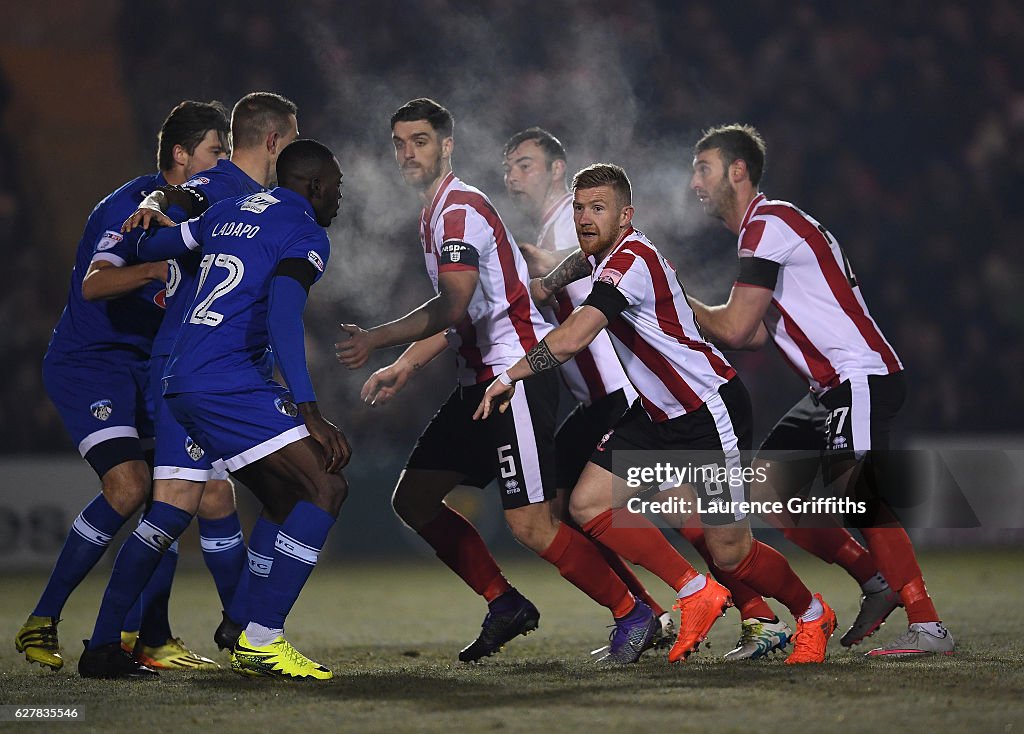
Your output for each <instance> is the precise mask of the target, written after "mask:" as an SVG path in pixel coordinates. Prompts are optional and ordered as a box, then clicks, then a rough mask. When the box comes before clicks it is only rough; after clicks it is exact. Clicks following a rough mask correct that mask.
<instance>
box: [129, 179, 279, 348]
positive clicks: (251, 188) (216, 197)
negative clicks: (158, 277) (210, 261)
mask: <svg viewBox="0 0 1024 734" xmlns="http://www.w3.org/2000/svg"><path fill="white" fill-rule="evenodd" d="M182 185H183V186H187V187H188V188H190V189H194V190H195V191H196V192H197V193H198V194H199V195H200V198H201V199H202V200H203V201H204V203H205V204H206V205H207V206H210V205H211V204H215V203H217V202H218V201H224V200H226V199H237V198H238V197H240V196H245V195H246V194H255V193H257V192H259V191H263V190H264V188H263V187H262V186H260V185H259V184H258V183H257V182H256V181H254V180H253V179H252V178H250V177H249V174H247V173H246V172H245V171H243V170H242V169H241V168H239V167H238V166H236V165H235V164H234V163H232V162H231V161H229V160H226V159H224V160H220V161H217V165H216V166H214V167H213V168H211V169H209V170H207V171H203V172H202V173H200V174H197V175H196V176H193V177H192V178H191V179H189V180H188V181H186V182H185V183H184V184H182ZM171 218H172V219H173V218H174V217H171ZM136 239H137V238H136ZM201 259H202V253H199V252H196V253H193V254H191V255H186V256H184V257H180V258H176V259H174V260H171V261H170V263H171V265H170V273H169V275H168V278H167V295H166V296H165V301H166V308H167V315H166V316H165V318H164V323H163V324H162V325H161V327H160V330H159V331H158V332H157V335H156V339H155V340H154V341H153V354H154V355H158V356H166V355H168V354H170V353H171V347H172V346H174V339H175V337H176V336H177V335H178V327H179V326H180V325H181V322H182V320H183V319H184V317H185V307H186V306H187V305H188V303H189V300H190V298H191V295H192V294H193V293H195V278H196V274H197V273H198V272H199V261H200V260H201ZM179 293H180V294H182V295H181V296H180V297H179V295H178V294H179Z"/></svg>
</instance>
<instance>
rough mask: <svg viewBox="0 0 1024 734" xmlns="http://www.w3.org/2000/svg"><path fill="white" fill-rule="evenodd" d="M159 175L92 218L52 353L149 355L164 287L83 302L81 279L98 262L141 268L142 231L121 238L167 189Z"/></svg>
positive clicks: (117, 196)
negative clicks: (152, 196)
mask: <svg viewBox="0 0 1024 734" xmlns="http://www.w3.org/2000/svg"><path fill="white" fill-rule="evenodd" d="M166 183H167V182H166V181H165V180H164V177H163V176H162V175H160V174H155V175H154V174H150V175H148V176H140V177H138V178H136V179H134V180H132V181H129V182H128V183H126V184H125V185H124V186H122V187H121V188H119V189H117V190H116V191H114V192H113V193H111V194H110V195H108V196H107V197H106V198H104V199H103V200H102V201H101V202H100V203H99V204H97V205H96V207H95V208H94V209H93V210H92V213H91V214H90V215H89V219H88V221H87V222H86V225H85V232H84V233H83V234H82V239H81V240H79V242H78V251H77V253H76V256H75V266H74V268H73V269H72V271H71V287H70V288H69V289H68V302H67V305H66V306H65V307H64V312H63V313H62V314H61V317H60V320H59V321H58V322H57V326H56V327H55V328H54V330H53V336H52V337H51V339H50V346H49V350H50V351H51V352H60V353H72V352H79V351H82V350H90V351H103V350H107V349H111V348H114V349H117V348H122V349H123V348H125V347H128V348H133V349H135V350H138V351H140V352H142V353H144V355H149V353H150V350H151V348H152V346H153V337H154V336H155V335H156V333H157V329H158V327H159V326H160V322H161V320H162V319H163V315H164V284H163V283H160V282H159V281H153V282H152V283H149V284H147V285H145V286H143V287H142V288H139V289H138V290H136V291H133V292H132V293H128V294H125V295H123V296H121V297H119V298H113V299H110V300H103V301H86V300H85V299H84V298H83V297H82V278H84V277H85V273H86V271H88V270H89V265H90V264H92V262H93V261H94V260H106V261H107V262H110V263H113V264H114V265H116V266H119V267H120V266H127V265H137V264H138V263H140V262H142V261H141V260H139V258H138V254H137V252H136V245H137V243H138V240H139V237H140V236H141V235H142V229H135V230H133V231H131V232H129V233H128V234H121V224H122V223H123V222H124V220H126V219H127V218H128V217H130V216H131V215H132V213H133V212H134V211H135V210H136V209H137V208H138V206H139V204H140V203H142V200H143V199H144V198H145V196H146V194H148V193H149V192H150V191H152V190H153V189H155V188H157V187H158V186H164V185H166Z"/></svg>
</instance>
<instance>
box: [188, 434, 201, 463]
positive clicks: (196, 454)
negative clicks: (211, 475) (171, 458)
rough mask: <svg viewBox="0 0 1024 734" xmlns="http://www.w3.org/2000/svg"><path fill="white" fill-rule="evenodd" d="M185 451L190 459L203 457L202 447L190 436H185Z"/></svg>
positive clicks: (196, 459) (194, 459)
mask: <svg viewBox="0 0 1024 734" xmlns="http://www.w3.org/2000/svg"><path fill="white" fill-rule="evenodd" d="M185 453H187V454H188V458H190V459H192V461H199V460H200V459H201V458H203V454H204V453H205V452H204V451H203V447H202V446H200V445H199V444H197V443H196V442H195V441H193V440H192V437H191V436H185Z"/></svg>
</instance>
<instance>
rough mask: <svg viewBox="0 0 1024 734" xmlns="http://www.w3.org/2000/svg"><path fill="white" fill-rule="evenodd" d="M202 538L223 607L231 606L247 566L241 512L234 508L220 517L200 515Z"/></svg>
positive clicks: (207, 562) (207, 565) (200, 539)
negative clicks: (208, 517) (215, 518)
mask: <svg viewBox="0 0 1024 734" xmlns="http://www.w3.org/2000/svg"><path fill="white" fill-rule="evenodd" d="M199 541H200V542H201V543H202V546H203V560H204V561H206V567H207V568H208V569H210V574H211V575H212V576H213V583H214V584H216V586H217V594H218V595H219V596H220V604H221V609H224V610H227V608H228V606H230V604H231V600H232V599H233V598H234V597H235V589H236V588H237V587H238V582H239V580H240V578H241V575H242V570H243V569H244V568H245V558H246V554H245V540H244V539H243V538H242V526H241V525H239V524H238V513H237V512H232V513H231V514H230V515H228V516H227V517H222V518H220V519H219V520H207V519H205V518H202V517H201V518H199Z"/></svg>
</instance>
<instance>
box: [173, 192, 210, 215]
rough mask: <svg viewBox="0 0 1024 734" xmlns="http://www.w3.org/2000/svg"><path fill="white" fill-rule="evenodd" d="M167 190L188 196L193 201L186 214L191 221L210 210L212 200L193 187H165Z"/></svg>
mask: <svg viewBox="0 0 1024 734" xmlns="http://www.w3.org/2000/svg"><path fill="white" fill-rule="evenodd" d="M164 188H165V189H173V190H175V191H179V192H181V193H183V194H186V195H187V196H188V197H189V200H190V201H191V204H190V205H189V207H188V211H187V212H186V213H187V214H188V216H189V219H191V218H193V217H198V216H199V215H200V214H202V213H203V212H205V211H206V210H207V209H209V208H210V200H209V199H207V198H206V194H205V193H203V191H201V190H200V189H195V188H192V187H191V186H165V187H164Z"/></svg>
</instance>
